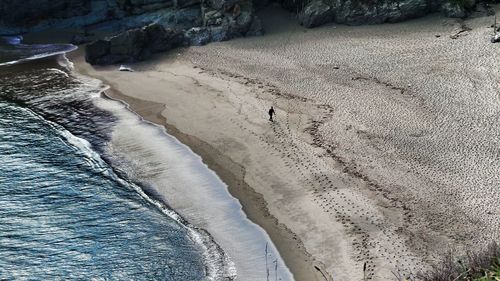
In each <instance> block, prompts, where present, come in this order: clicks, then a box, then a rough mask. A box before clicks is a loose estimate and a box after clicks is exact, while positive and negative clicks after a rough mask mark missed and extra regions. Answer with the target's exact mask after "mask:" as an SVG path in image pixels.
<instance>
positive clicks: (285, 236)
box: [71, 9, 500, 280]
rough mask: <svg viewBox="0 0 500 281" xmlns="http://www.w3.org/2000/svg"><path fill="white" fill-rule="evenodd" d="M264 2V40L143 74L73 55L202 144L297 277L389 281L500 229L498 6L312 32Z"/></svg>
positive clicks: (139, 67) (120, 95) (204, 51)
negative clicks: (463, 15) (487, 13)
mask: <svg viewBox="0 0 500 281" xmlns="http://www.w3.org/2000/svg"><path fill="white" fill-rule="evenodd" d="M267 13H271V14H272V16H271V14H268V15H267V18H273V19H274V20H273V21H272V22H265V27H266V30H267V34H266V35H265V36H263V37H255V38H242V39H236V40H232V41H229V42H221V43H213V44H209V45H207V46H204V47H191V48H188V49H180V50H176V51H173V52H171V53H169V54H167V55H163V56H159V57H157V58H155V59H154V60H152V61H150V62H145V63H140V64H136V65H133V67H134V68H135V70H136V72H132V73H131V72H118V71H117V67H116V66H111V67H96V68H94V67H91V66H89V65H87V64H85V63H84V62H83V60H82V56H81V52H80V53H76V54H73V55H72V56H73V57H72V58H71V59H72V61H74V62H75V65H76V69H77V70H78V71H80V72H82V73H84V74H88V75H90V76H94V77H96V78H99V79H101V80H103V81H105V82H106V83H108V84H109V85H111V87H112V89H113V91H110V92H108V94H109V95H110V96H112V97H114V98H117V99H120V100H123V101H125V102H127V103H128V104H130V106H131V108H132V109H133V110H134V111H136V112H137V113H139V114H140V115H141V116H143V117H144V118H145V119H147V120H150V121H152V122H155V123H157V124H162V125H164V126H166V127H167V130H168V132H169V133H171V134H173V135H174V136H176V137H177V138H178V139H179V140H180V141H181V142H183V143H185V144H187V145H188V146H190V147H191V148H192V150H193V151H194V152H196V153H197V154H199V155H200V156H201V157H202V158H203V160H204V162H205V163H206V164H207V165H208V166H209V167H210V168H211V169H213V170H214V171H216V172H217V174H218V175H219V176H220V177H221V178H222V179H223V181H224V182H225V183H226V184H228V186H229V190H230V192H231V193H232V194H233V196H235V197H236V198H238V199H239V200H240V202H241V204H242V205H243V208H244V210H245V212H246V213H247V215H248V216H249V218H250V219H251V220H253V221H254V222H256V223H257V224H259V225H261V226H262V227H263V228H264V229H266V231H267V232H268V233H269V235H270V237H271V238H272V240H273V241H274V243H275V244H276V247H277V248H278V250H279V251H280V253H281V255H282V256H283V258H284V260H285V262H286V263H287V265H288V267H289V268H290V270H291V271H292V272H293V273H294V275H295V278H296V280H361V279H362V277H363V271H362V268H363V264H364V263H365V262H366V263H367V276H368V279H370V280H392V279H393V278H394V275H400V276H408V275H411V274H415V273H416V272H417V271H418V270H422V269H425V268H427V267H428V266H429V263H430V262H432V261H434V259H436V258H437V257H439V255H440V254H442V253H443V252H445V251H447V250H448V249H449V248H458V249H464V248H465V247H467V246H468V247H478V246H481V245H484V244H485V243H486V242H487V241H490V240H497V241H498V240H499V239H500V233H499V232H500V230H499V229H500V225H499V224H500V212H499V210H498V202H500V191H499V189H498V183H499V180H500V178H499V176H498V175H499V173H498V172H499V171H500V161H499V160H500V159H499V158H500V149H499V148H498V140H499V137H500V125H499V123H498V121H499V118H500V101H499V96H498V90H499V89H498V82H499V81H500V73H499V70H498V67H497V66H496V65H497V58H498V55H499V54H500V52H499V50H498V45H495V44H491V43H489V38H490V36H491V28H489V26H490V24H491V22H492V18H491V17H483V18H476V19H470V20H467V21H465V22H459V21H457V20H453V19H443V18H440V17H436V16H431V17H427V18H423V19H419V20H414V21H410V22H405V23H400V24H388V25H378V26H363V27H347V26H340V25H339V26H336V25H328V26H324V27H321V28H317V29H313V30H306V29H303V28H302V27H300V26H298V25H296V24H295V21H294V20H293V19H291V18H290V15H289V14H287V13H284V12H280V11H278V10H272V9H271V10H269V11H267ZM464 25H466V26H467V27H470V28H471V30H470V31H465V32H459V31H460V30H462V28H463V27H464ZM456 34H459V36H458V38H457V39H452V38H451V36H453V35H456ZM437 35H439V36H437ZM271 105H274V106H275V108H276V111H277V120H276V121H275V122H273V123H271V122H269V121H268V120H267V110H268V108H269V107H270V106H271Z"/></svg>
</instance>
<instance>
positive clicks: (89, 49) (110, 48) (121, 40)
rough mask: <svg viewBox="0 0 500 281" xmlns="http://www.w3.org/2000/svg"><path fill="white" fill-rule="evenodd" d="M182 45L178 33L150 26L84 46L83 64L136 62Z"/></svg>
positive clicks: (153, 25) (179, 33)
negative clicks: (85, 62)
mask: <svg viewBox="0 0 500 281" xmlns="http://www.w3.org/2000/svg"><path fill="white" fill-rule="evenodd" d="M182 42H183V34H182V32H180V31H176V30H172V29H167V28H164V27H163V26H161V25H157V24H152V25H149V26H146V27H144V28H138V29H132V30H128V31H125V32H123V33H120V34H119V35H117V36H113V37H110V38H108V39H102V40H97V41H95V42H92V43H90V44H88V45H87V46H86V48H85V52H86V54H85V60H86V61H87V62H89V63H91V64H114V63H121V62H137V61H142V60H145V59H147V58H149V57H150V56H151V55H152V54H154V53H158V52H163V51H167V50H170V49H172V48H175V47H178V46H180V45H181V44H182Z"/></svg>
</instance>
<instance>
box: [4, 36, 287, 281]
mask: <svg viewBox="0 0 500 281" xmlns="http://www.w3.org/2000/svg"><path fill="white" fill-rule="evenodd" d="M3 42H4V44H5V43H8V44H10V45H9V46H8V47H6V48H3V49H2V46H1V45H2V43H1V42H0V163H1V165H0V280H167V281H169V280H172V281H174V280H183V281H196V280H204V281H205V280H206V281H208V280H222V281H230V280H243V281H261V280H268V279H269V280H276V281H278V280H281V281H288V280H290V281H291V280H293V276H292V274H291V273H290V271H289V269H288V268H287V267H286V265H285V264H284V261H283V260H282V258H281V256H280V255H279V253H278V251H277V250H276V248H275V246H274V245H273V243H272V241H271V240H270V238H269V236H268V235H267V233H266V232H265V231H264V230H263V229H261V228H260V227H258V226H257V225H255V224H254V223H252V222H251V221H250V220H248V218H247V217H246V215H245V213H244V212H243V211H242V206H241V205H240V204H239V202H238V201H237V200H236V199H235V198H233V197H232V196H231V194H230V193H229V191H228V189H227V186H226V185H225V184H224V183H223V182H222V181H221V180H220V178H218V177H217V175H216V174H215V173H214V172H213V171H211V170H210V169H208V167H207V166H206V165H205V164H204V163H203V162H202V160H201V158H200V157H199V156H197V155H196V154H194V153H193V152H192V151H191V150H190V149H189V148H188V147H187V146H185V145H183V144H181V143H180V142H179V141H178V140H177V139H175V138H174V137H172V136H171V135H169V134H168V133H167V132H166V131H165V129H164V128H163V127H160V126H157V125H155V124H151V123H148V122H146V121H145V120H143V119H142V118H141V117H140V116H138V115H136V114H135V113H133V112H132V111H130V110H129V109H128V105H126V104H124V103H122V102H119V101H115V100H111V99H109V98H107V97H106V96H105V95H104V92H103V91H104V90H105V89H106V87H105V86H104V85H102V83H101V81H98V80H96V79H91V78H89V77H84V76H81V75H79V74H77V73H74V72H73V71H72V67H71V62H69V61H68V60H67V59H66V57H65V55H64V52H67V51H71V50H73V49H74V47H73V46H71V45H56V46H54V45H36V46H29V45H22V44H21V40H20V39H18V38H10V39H8V40H4V41H3ZM16 45H17V46H16ZM23 50H25V51H26V53H25V52H24V51H23ZM51 52H52V53H51ZM16 54H17V55H19V56H17V55H16ZM51 54H53V55H51ZM13 58H14V60H13ZM15 58H18V59H17V60H15ZM266 253H267V256H266ZM268 263H269V264H270V266H269V265H267V264H268ZM266 265H267V268H266Z"/></svg>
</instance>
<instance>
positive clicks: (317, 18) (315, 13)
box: [299, 0, 334, 27]
mask: <svg viewBox="0 0 500 281" xmlns="http://www.w3.org/2000/svg"><path fill="white" fill-rule="evenodd" d="M333 19H334V13H333V8H332V7H331V6H329V5H327V4H325V3H324V2H323V0H313V1H312V2H310V3H309V4H307V6H306V7H305V8H304V10H302V12H301V13H300V14H299V21H300V24H302V25H303V26H305V27H315V26H319V25H322V24H325V23H328V22H332V21H333Z"/></svg>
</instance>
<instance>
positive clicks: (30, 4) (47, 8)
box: [0, 0, 91, 26]
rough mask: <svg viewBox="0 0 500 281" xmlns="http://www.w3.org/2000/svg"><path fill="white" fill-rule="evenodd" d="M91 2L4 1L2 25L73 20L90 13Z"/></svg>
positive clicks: (0, 14)
mask: <svg viewBox="0 0 500 281" xmlns="http://www.w3.org/2000/svg"><path fill="white" fill-rule="evenodd" d="M90 4H91V1H90V0H2V1H0V24H4V25H13V26H30V25H33V24H36V23H38V22H39V21H41V20H46V19H61V18H71V17H74V16H80V15H84V14H87V13H89V12H90Z"/></svg>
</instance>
